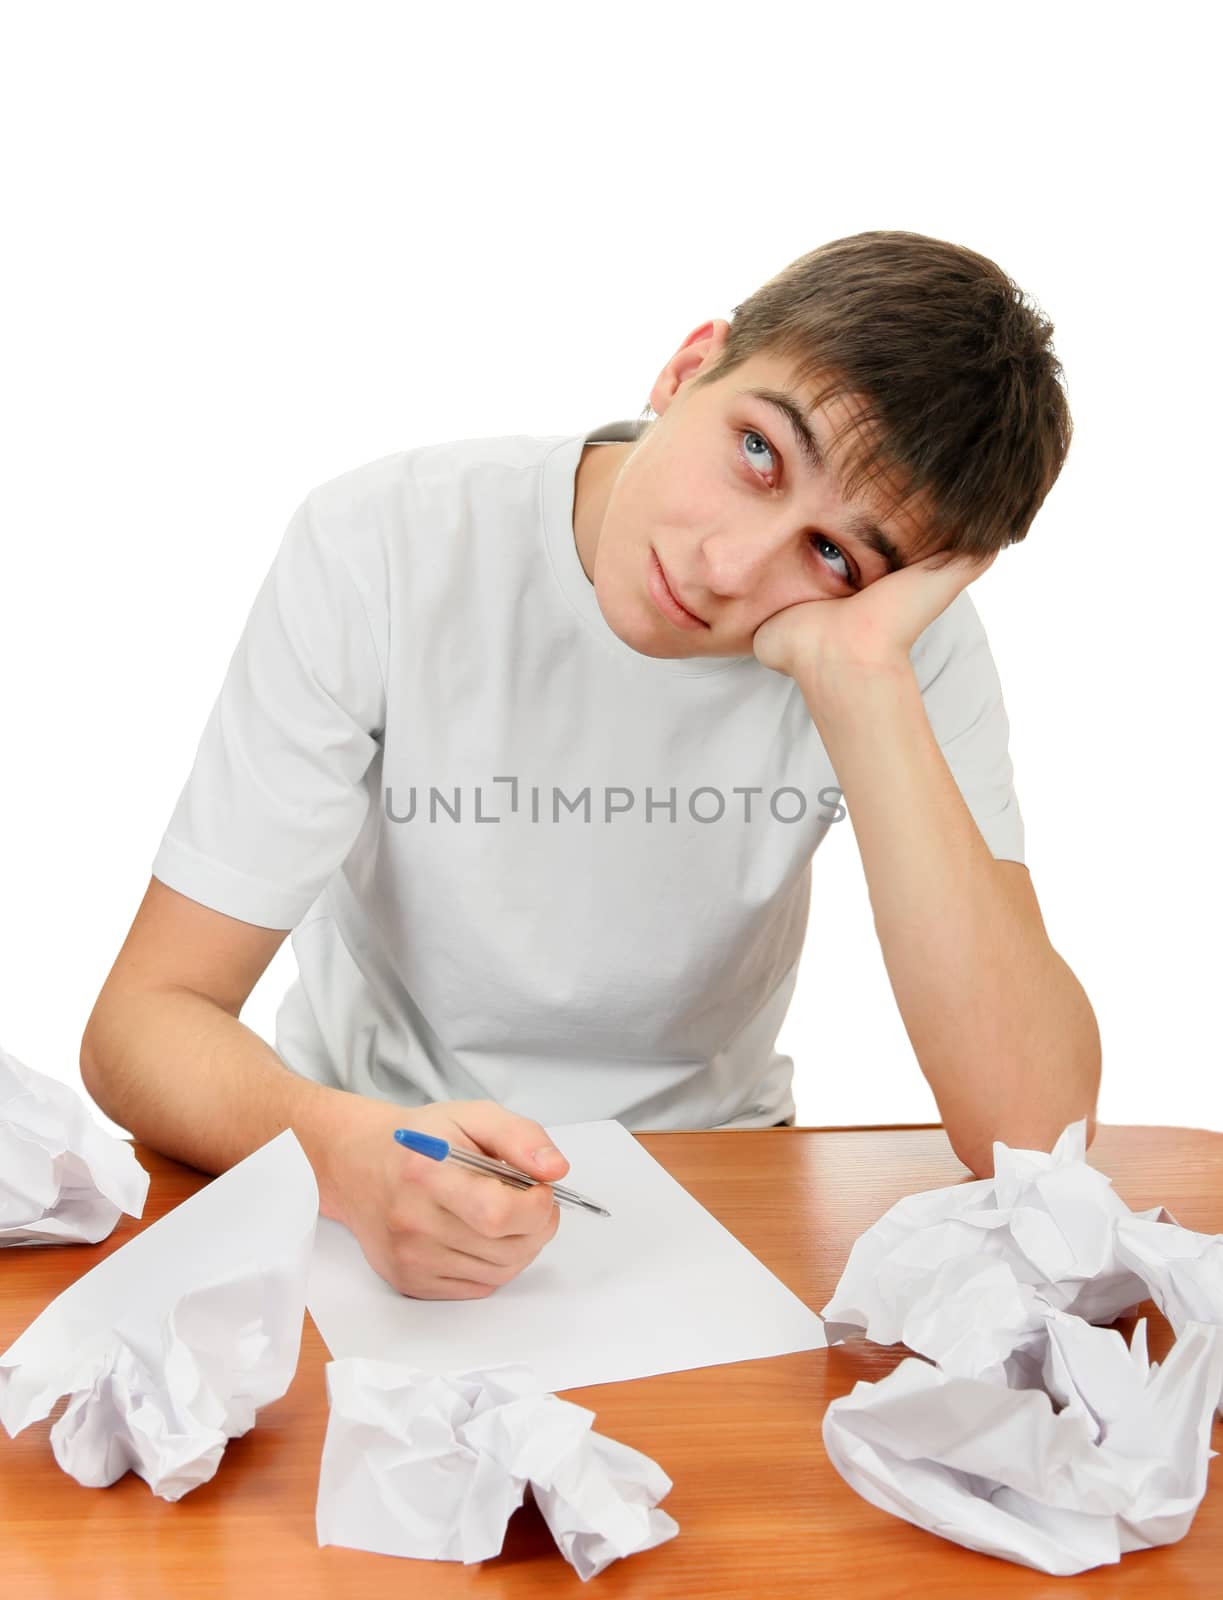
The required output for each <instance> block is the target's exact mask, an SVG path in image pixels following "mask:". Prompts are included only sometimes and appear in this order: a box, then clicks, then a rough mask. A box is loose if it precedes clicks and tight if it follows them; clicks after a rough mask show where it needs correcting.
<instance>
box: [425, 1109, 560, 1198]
mask: <svg viewBox="0 0 1223 1600" xmlns="http://www.w3.org/2000/svg"><path fill="white" fill-rule="evenodd" d="M448 1109H449V1112H450V1116H451V1118H452V1119H453V1121H454V1122H455V1124H456V1125H457V1126H458V1127H459V1128H461V1129H462V1131H463V1132H464V1133H465V1134H466V1135H467V1137H468V1138H469V1139H470V1140H471V1142H472V1144H473V1145H474V1146H475V1147H476V1148H477V1149H479V1150H482V1151H483V1152H484V1154H485V1155H489V1156H492V1157H493V1159H494V1160H496V1161H508V1162H509V1164H510V1166H511V1167H517V1168H518V1169H519V1170H520V1171H522V1172H526V1173H529V1174H530V1176H531V1177H532V1178H547V1179H548V1180H549V1182H551V1183H556V1182H558V1181H559V1180H560V1179H561V1178H563V1177H564V1176H565V1174H566V1173H567V1172H568V1171H569V1163H568V1162H567V1161H566V1160H565V1158H564V1156H563V1155H562V1154H561V1153H560V1151H559V1150H558V1149H557V1148H556V1147H555V1145H554V1144H553V1143H552V1141H551V1139H550V1138H549V1137H548V1134H547V1132H546V1130H545V1129H544V1128H543V1127H542V1126H541V1125H540V1124H539V1123H538V1122H533V1121H532V1120H531V1118H530V1117H519V1116H516V1115H515V1114H514V1113H513V1112H512V1111H506V1110H505V1109H504V1108H503V1107H501V1106H499V1105H497V1104H495V1102H493V1101H492V1100H460V1101H456V1102H455V1103H454V1104H453V1105H451V1106H450V1107H449V1108H448Z"/></svg>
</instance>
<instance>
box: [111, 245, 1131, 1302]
mask: <svg viewBox="0 0 1223 1600" xmlns="http://www.w3.org/2000/svg"><path fill="white" fill-rule="evenodd" d="M1051 332H1052V329H1051V327H1050V326H1049V324H1048V323H1047V322H1045V321H1044V320H1043V319H1042V318H1041V317H1040V316H1039V315H1038V314H1037V313H1035V312H1034V311H1033V310H1031V309H1030V308H1029V307H1028V306H1027V305H1026V304H1025V302H1024V300H1023V297H1022V295H1021V294H1020V293H1019V291H1018V290H1017V289H1016V288H1015V286H1014V284H1012V283H1011V282H1010V280H1009V279H1007V278H1006V276H1005V274H1003V273H1002V272H1001V271H1000V270H999V269H998V268H997V267H996V266H995V265H994V264H993V263H992V262H989V261H987V260H985V259H984V258H983V257H981V256H978V255H976V254H974V253H973V252H971V251H967V250H963V249H960V248H958V247H956V246H953V245H949V244H945V243H943V242H941V241H938V240H933V239H927V238H925V237H923V236H920V235H914V234H904V233H869V234H862V235H858V236H855V237H853V238H850V239H845V240H838V241H836V242H834V243H833V244H831V245H827V246H824V247H823V248H822V249H820V250H817V251H814V252H812V253H811V254H810V255H808V256H805V257H803V258H801V259H800V260H799V261H797V262H795V263H793V264H792V265H791V266H790V267H788V268H787V269H785V271H784V272H782V273H781V274H779V275H778V276H777V277H776V278H774V279H772V280H770V282H769V283H767V284H766V285H764V287H763V288H762V289H760V290H759V291H758V292H757V293H756V294H755V295H753V296H752V297H751V298H750V299H749V300H748V301H746V302H745V303H744V304H743V305H742V306H739V307H737V308H736V311H735V315H734V322H733V325H732V324H728V323H726V322H723V321H720V320H715V321H712V322H709V323H705V324H703V325H702V326H701V327H699V328H697V329H695V330H694V331H693V332H692V333H691V334H689V336H688V337H687V338H686V339H685V340H684V342H683V344H682V345H681V346H680V348H679V349H678V350H677V351H676V352H675V354H674V355H673V356H672V358H671V359H670V361H668V362H667V364H666V366H665V367H664V368H663V369H662V371H661V372H660V373H659V375H658V377H657V379H656V381H655V383H654V387H653V390H652V391H651V395H650V400H651V404H652V406H653V409H654V411H655V412H656V414H657V415H656V420H654V421H653V422H651V423H649V424H648V425H646V426H642V424H640V423H636V424H634V423H616V424H611V425H610V426H608V427H606V428H603V429H597V430H594V431H593V432H592V433H589V434H586V435H581V436H574V437H562V438H559V439H557V438H543V439H540V438H533V437H525V436H509V437H505V438H495V439H477V440H468V441H459V442H450V443H445V444H437V445H429V446H423V447H420V448H417V449H412V450H407V451H404V452H401V453H399V454H396V455H394V456H390V457H386V458H384V459H382V460H379V461H375V462H372V463H370V464H369V465H367V466H364V467H361V468H358V469H356V470H354V471H352V472H349V473H347V474H345V475H343V476H341V477H339V478H337V479H334V480H333V481H331V482H329V483H326V484H323V485H321V486H320V487H318V488H316V489H314V490H313V491H312V492H311V493H310V494H309V495H308V496H307V497H306V499H305V501H304V502H303V503H302V505H301V506H300V507H299V508H298V511H297V512H296V514H295V515H294V517H293V518H292V520H291V522H290V525H289V528H288V531H287V532H286V534H285V536H284V540H283V542H282V544H281V547H280V550H279V552H278V553H277V556H276V559H275V561H274V562H273V564H272V567H271V570H270V571H269V573H268V575H267V577H266V579H265V581H264V583H263V585H262V587H261V588H260V591H259V593H258V595H257V596H256V599H255V603H254V607H253V609H252V612H251V615H250V618H249V620H248V622H247V624H246V628H245V630H244V632H243V635H242V638H241V640H240V641H239V644H238V647H237V649H236V651H235V653H234V656H233V659H232V661H231V662H230V665H229V669H228V671H227V673H226V676H225V680H224V683H223V685H222V687H221V691H220V694H219V696H218V699H217V702H216V704H215V706H214V708H213V710H212V713H211V715H210V717H209V720H208V723H207V725H206V727H205V729H204V733H203V737H202V739H201V741H200V746H199V750H198V752H197V756H196V760H195V764H194V767H193V769H192V772H191V774H190V777H189V778H188V781H187V784H186V786H185V787H184V789H183V792H182V794H181V796H180V798H179V801H178V804H177V806H176V808H175V811H174V814H173V817H172V818H171V820H170V824H169V827H168V829H167V831H166V833H165V836H164V838H163V839H162V842H161V846H160V849H159V850H158V853H157V856H156V858H155V860H154V862H153V876H152V880H151V881H150V883H149V886H148V890H147V892H146V894H145V897H144V900H143V902H142V904H141V906H140V908H139V910H138V912H137V915H136V917H135V920H134V922H133V924H132V928H131V931H130V932H129V934H128V937H127V939H126V941H125V943H124V945H123V948H122V949H121V951H120V952H119V955H118V957H117V959H116V961H115V965H114V968H113V969H112V971H111V973H110V975H109V976H108V978H107V981H106V984H105V986H104V987H103V989H102V992H101V994H100V996H99V997H98V1001H97V1003H96V1005H95V1008H94V1011H93V1014H92V1016H91V1018H90V1021H89V1024H88V1027H87V1029H86V1033H85V1037H84V1040H83V1042H82V1052H81V1069H82V1073H83V1075H84V1081H85V1083H86V1085H87V1087H88V1088H89V1089H90V1091H91V1092H92V1094H93V1095H94V1097H95V1099H96V1100H97V1102H98V1103H99V1105H101V1106H102V1107H103V1109H104V1110H105V1111H107V1112H108V1114H109V1115H110V1116H112V1117H113V1118H115V1119H116V1120H117V1121H119V1122H120V1123H122V1124H123V1125H125V1126H126V1127H127V1128H129V1129H130V1130H131V1131H132V1132H133V1134H134V1135H135V1136H136V1137H137V1138H139V1139H141V1140H143V1141H145V1142H147V1143H149V1144H151V1145H154V1146H157V1147H158V1148H160V1149H162V1150H165V1151H166V1152H168V1153H169V1154H171V1155H173V1156H176V1157H178V1158H179V1159H182V1160H185V1161H188V1162H191V1163H193V1164H195V1165H196V1166H199V1167H202V1168H204V1169H205V1170H207V1171H214V1172H215V1171H221V1170H223V1169H224V1168H226V1167H228V1166H229V1165H231V1164H232V1163H233V1162H235V1161H236V1160H238V1159H240V1158H241V1157H242V1156H244V1155H246V1154H248V1153H249V1152H250V1151H251V1150H253V1149H255V1148H256V1147H257V1146H259V1145H260V1144H262V1143H263V1142H265V1141H266V1140H267V1139H269V1138H271V1137H272V1136H273V1135H274V1134H276V1133H277V1132H279V1131H280V1130H281V1129H283V1128H285V1127H286V1126H291V1127H292V1128H293V1129H294V1130H295V1132H296V1134H297V1136H298V1138H299V1139H300V1140H301V1142H302V1145H303V1146H304V1148H305V1150H306V1153H307V1155H308V1156H309V1158H310V1161H311V1163H312V1165H313V1166H314V1169H315V1171H316V1173H317V1175H318V1180H319V1187H320V1196H321V1205H322V1209H323V1212H324V1214H326V1215H328V1216H333V1217H338V1218H340V1219H341V1220H343V1221H344V1222H345V1223H346V1224H347V1225H348V1226H349V1227H350V1228H351V1229H352V1231H353V1232H354V1234H355V1235H356V1236H357V1238H358V1239H359V1240H360V1243H361V1245H362V1248H363V1249H364V1251H365V1254H366V1256H367V1258H368V1259H369V1261H370V1262H371V1264H372V1265H373V1266H374V1267H375V1269H376V1270H377V1271H378V1272H380V1273H381V1274H382V1275H383V1276H384V1277H385V1278H386V1279H387V1280H388V1282H390V1283H392V1284H393V1285H395V1286H396V1287H397V1288H399V1289H400V1290H401V1291H402V1292H404V1293H407V1294H412V1295H416V1296H422V1297H444V1298H474V1297H478V1296H482V1295H485V1294H488V1293H490V1292H491V1291H492V1289H493V1288H495V1287H496V1286H497V1285H498V1284H501V1283H504V1282H506V1281H507V1280H508V1279H510V1278H512V1277H513V1276H514V1275H515V1274H516V1273H517V1272H519V1271H521V1270H522V1268H523V1267H524V1266H525V1265H527V1263H528V1262H529V1261H531V1260H532V1259H534V1257H535V1255H536V1254H537V1253H538V1252H539V1250H540V1249H541V1248H542V1247H543V1246H544V1245H545V1244H546V1243H547V1241H548V1240H549V1239H550V1238H551V1237H552V1234H553V1233H554V1231H555V1228H556V1226H557V1220H558V1217H559V1213H558V1211H557V1210H556V1208H555V1206H554V1205H553V1202H552V1199H551V1195H550V1192H549V1191H548V1189H547V1188H546V1187H543V1186H541V1187H538V1188H534V1189H531V1190H527V1191H524V1192H518V1191H514V1190H511V1189H509V1188H508V1187H506V1186H504V1185H500V1184H496V1183H492V1182H489V1181H488V1180H486V1179H483V1178H479V1177H474V1176H473V1175H471V1174H470V1173H468V1172H464V1171H456V1170H454V1169H452V1168H451V1167H449V1166H440V1167H439V1166H437V1165H435V1164H434V1163H431V1162H428V1161H426V1160H424V1159H423V1158H420V1157H417V1156H414V1155H412V1154H409V1153H408V1152H406V1151H405V1150H403V1149H402V1148H401V1147H400V1146H398V1145H397V1144H396V1143H395V1142H394V1141H393V1140H392V1138H391V1133H392V1130H393V1129H394V1128H395V1127H397V1126H401V1125H404V1124H410V1125H412V1126H414V1127H417V1128H420V1129H423V1130H425V1131H428V1132H434V1133H438V1134H441V1135H443V1136H444V1137H446V1138H448V1139H451V1140H453V1141H454V1142H455V1143H457V1144H459V1145H466V1146H468V1147H473V1148H479V1149H483V1150H485V1151H487V1152H489V1153H490V1154H492V1155H494V1156H496V1157H499V1158H502V1159H505V1160H507V1161H510V1162H511V1163H514V1164H517V1165H520V1166H522V1167H524V1168H526V1169H527V1170H528V1171H530V1172H531V1173H532V1174H533V1175H535V1176H538V1177H541V1178H560V1177H563V1176H564V1174H565V1172H566V1170H567V1163H566V1162H565V1160H564V1158H563V1156H561V1155H560V1154H558V1153H557V1152H556V1151H554V1150H552V1149H551V1148H550V1147H549V1146H548V1140H547V1137H546V1135H545V1133H544V1128H543V1124H545V1123H553V1124H555V1123H563V1122H565V1121H572V1120H580V1119H583V1118H598V1117H618V1118H620V1120H622V1121H623V1122H624V1123H625V1124H626V1125H627V1126H629V1127H631V1128H648V1127H653V1128H667V1127H671V1128H676V1127H714V1126H721V1127H725V1126H736V1127H764V1126H771V1125H774V1124H777V1123H779V1122H783V1121H787V1120H792V1118H793V1114H794V1103H793V1099H792V1097H791V1092H790V1079H791V1072H792V1065H793V1064H792V1062H791V1061H790V1059H789V1058H788V1057H786V1056H783V1055H780V1054H779V1053H778V1052H777V1051H776V1050H775V1049H774V1040H775V1038H776V1035H777V1031H778V1029H779V1027H780V1025H781V1022H782V1019H783V1017H784V1015H785V1011H786V1008H787V1005H788V1003H789V999H790V996H791V994H792V992H793V987H794V981H795V976H796V971H797V965H798V959H799V954H800V951H801V947H802V942H803V937H804V933H805V930H806V925H807V917H808V897H809V891H810V882H811V880H810V866H811V860H812V857H813V855H814V852H815V850H816V849H817V847H818V846H819V845H820V843H821V842H822V841H823V839H824V837H825V835H827V834H828V833H829V831H830V830H832V829H833V828H834V826H835V824H836V822H837V821H839V820H842V819H843V818H844V813H845V808H847V809H848V812H849V814H850V816H851V817H852V821H853V833H854V837H855V838H856V840H857V844H858V848H859V850H860V851H861V855H862V860H863V864H864V867H865V872H866V878H867V882H868V886H869V891H870V896H871V904H872V907H873V910H874V915H875V925H876V928H877V931H878V935H879V940H880V944H881V946H882V950H883V954H884V958H885V960H886V964H887V969H888V974H889V977H890V980H891V983H892V987H893V990H894V992H895V995H896V999H897V1003H898V1005H899V1007H900V1010H901V1013H902V1016H903V1018H904V1022H905V1025H906V1028H907V1030H908V1033H909V1037H910V1039H911V1041H912V1043H913V1047H914V1050H915V1052H916V1055H917V1058H918V1061H919V1063H920V1065H921V1068H922V1070H923V1072H924V1073H925V1075H926V1077H927V1078H928V1080H929V1082H930V1084H931V1086H932V1088H933V1091H934V1094H935V1096H936V1098H937V1100H938V1104H939V1107H940V1111H941V1113H942V1117H943V1121H944V1124H945V1126H946V1129H947V1133H948V1136H949V1138H950V1140H951V1143H952V1146H953V1148H954V1149H955V1150H956V1152H957V1153H958V1154H959V1156H960V1157H961V1159H962V1160H963V1161H964V1162H965V1163H966V1164H967V1165H968V1166H969V1167H970V1168H971V1169H972V1170H973V1171H974V1172H976V1173H978V1174H984V1173H987V1172H989V1171H990V1170H991V1143H992V1140H993V1139H995V1138H1003V1139H1006V1140H1007V1141H1008V1142H1010V1143H1017V1144H1022V1145H1025V1146H1036V1147H1046V1148H1047V1147H1049V1146H1050V1144H1051V1142H1052V1141H1053V1139H1054V1138H1055V1137H1056V1135H1057V1134H1058V1133H1059V1132H1060V1130H1061V1129H1062V1127H1063V1126H1064V1125H1065V1123H1067V1122H1069V1121H1071V1120H1072V1119H1074V1118H1077V1117H1082V1116H1086V1117H1088V1118H1089V1122H1090V1120H1091V1118H1092V1116H1093V1112H1094V1106H1095V1100H1096V1093H1097V1086H1098V1081H1099V1071H1100V1050H1099V1039H1098V1034H1097V1030H1096V1025H1095V1019H1094V1016H1093V1014H1092V1010H1091V1007H1090V1005H1089V1003H1088V1001H1087V998H1086V996H1085V995H1084V993H1083V991H1082V989H1081V987H1080V986H1079V984H1078V982H1077V981H1076V979H1075V977H1074V975H1073V974H1072V973H1071V972H1070V970H1069V969H1068V967H1067V966H1066V964H1065V963H1064V962H1063V961H1062V959H1061V958H1060V956H1059V955H1058V954H1057V952H1056V951H1055V950H1054V949H1053V947H1052V946H1051V944H1050V943H1049V940H1048V937H1047V936H1046V933H1045V929H1044V925H1043V922H1042V919H1041V915H1040V911H1039V908H1038V904H1037V900H1036V896H1035V893H1034V891H1033V888H1032V885H1031V882H1030V880H1029V876H1028V872H1027V869H1026V868H1025V866H1024V865H1023V863H1022V855H1023V848H1022V847H1023V829H1022V821H1021V818H1020V813H1019V808H1018V804H1017V801H1016V798H1015V793H1014V789H1013V786H1012V781H1011V780H1012V769H1011V763H1010V760H1009V756H1008V751H1007V740H1008V732H1009V730H1008V726H1007V719H1006V713H1005V710H1004V707H1003V702H1002V697H1001V692H1000V688H999V683H998V678H997V674H996V672H995V670H994V665H993V661H992V658H991V656H990V652H989V647H988V644H987V641H986V638H985V634H984V632H983V630H982V627H981V624H980V622H979V620H978V618H977V615H976V611H975V609H974V607H973V606H972V603H971V601H970V599H969V597H968V595H967V594H966V593H965V589H966V586H967V585H968V584H969V583H970V582H971V581H972V579H973V578H974V577H976V576H977V575H978V574H979V573H980V572H982V571H984V570H985V568H986V567H988V565H989V564H990V562H991V561H992V560H993V559H994V557H995V555H996V554H997V552H998V550H999V549H1001V548H1003V547H1004V546H1005V545H1007V544H1008V543H1011V542H1014V541H1015V540H1017V539H1020V538H1022V537H1023V536H1024V535H1025V534H1026V532H1027V529H1028V526H1029V524H1030V523H1031V520H1032V518H1033V517H1034V516H1035V514H1036V511H1037V510H1038V508H1039V506H1040V504H1041V502H1042V501H1043V499H1044V496H1045V494H1046V493H1047V492H1048V490H1049V488H1050V487H1051V485H1052V483H1053V482H1054V480H1055V479H1056V477H1057V474H1058V471H1059V470H1060V468H1061V464H1062V461H1063V459H1064V457H1065V453H1066V449H1067V446H1068V443H1069V438H1070V418H1069V414H1068V411H1067V409H1066V403H1065V399H1064V396H1063V393H1062V390H1061V387H1060V383H1059V377H1060V369H1059V367H1058V364H1057V361H1056V358H1055V357H1054V355H1053V352H1052V349H1051V347H1050V345H1049V338H1050V335H1051ZM842 798H843V802H844V805H843V806H842V805H839V804H838V801H839V800H841V799H842ZM819 909H820V910H822V911H824V914H825V916H827V914H828V912H827V909H826V908H823V907H821V908H819ZM289 929H293V930H295V931H294V936H293V946H294V951H295V954H296V956H297V961H298V966H299V972H300V976H299V978H298V981H297V982H296V983H295V984H294V986H293V987H292V989H291V990H290V991H289V994H288V995H287V996H286V998H285V1000H284V1002H283V1003H282V1006H281V1008H280V1012H279V1014H278V1017H277V1027H276V1049H275V1050H273V1049H271V1048H270V1047H269V1046H268V1045H267V1044H265V1043H264V1042H263V1041H262V1040H261V1039H259V1038H258V1036H257V1035H255V1034H254V1033H253V1032H251V1031H250V1030H249V1029H248V1028H247V1027H245V1025H244V1024H243V1023H242V1022H241V1021H240V1020H239V1013H240V1011H241V1008H242V1005H243V1003H244V1002H245V1000H246V998H247V995H248V994H249V993H250V990H251V988H252V987H253V986H254V984H255V982H256V980H257V979H258V977H259V975H260V973H261V972H262V971H263V970H264V968H265V967H266V965H267V963H268V961H269V960H270V959H271V957H272V955H273V953H274V952H275V950H276V948H277V947H278V945H279V944H280V942H281V940H282V939H283V938H284V935H285V933H286V932H287V931H288V930H289ZM388 1102H389V1103H388Z"/></svg>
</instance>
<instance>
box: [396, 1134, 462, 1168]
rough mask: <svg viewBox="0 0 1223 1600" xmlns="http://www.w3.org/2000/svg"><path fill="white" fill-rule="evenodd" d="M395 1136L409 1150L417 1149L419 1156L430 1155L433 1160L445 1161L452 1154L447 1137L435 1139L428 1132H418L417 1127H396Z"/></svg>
mask: <svg viewBox="0 0 1223 1600" xmlns="http://www.w3.org/2000/svg"><path fill="white" fill-rule="evenodd" d="M395 1137H396V1139H398V1141H399V1143H400V1144H402V1145H406V1146H407V1148H408V1149H409V1150H415V1151H416V1154H417V1155H418V1156H428V1157H429V1158H430V1159H431V1160H433V1161H445V1159H446V1157H447V1156H448V1155H449V1154H450V1146H449V1145H448V1144H447V1143H446V1141H445V1139H435V1138H433V1136H432V1134H428V1133H417V1132H416V1130H415V1128H396V1129H395Z"/></svg>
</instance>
